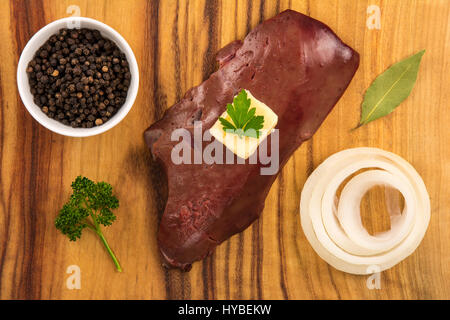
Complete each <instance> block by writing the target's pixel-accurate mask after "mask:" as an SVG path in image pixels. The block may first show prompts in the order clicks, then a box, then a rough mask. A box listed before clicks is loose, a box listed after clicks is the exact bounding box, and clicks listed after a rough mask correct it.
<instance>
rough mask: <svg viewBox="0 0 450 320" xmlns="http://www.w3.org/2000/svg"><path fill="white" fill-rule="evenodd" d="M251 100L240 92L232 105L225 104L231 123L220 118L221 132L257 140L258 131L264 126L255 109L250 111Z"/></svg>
mask: <svg viewBox="0 0 450 320" xmlns="http://www.w3.org/2000/svg"><path fill="white" fill-rule="evenodd" d="M250 103H251V100H250V99H248V98H247V92H246V91H245V90H242V91H241V92H239V94H238V95H237V96H236V97H234V99H233V104H231V103H229V104H227V113H228V115H229V116H230V118H231V120H232V122H233V123H231V122H230V121H228V120H227V119H225V118H222V117H220V118H219V121H220V123H221V124H222V126H223V130H224V131H225V132H227V133H234V134H237V135H238V136H239V137H240V138H242V136H247V137H253V138H259V135H260V134H261V132H260V129H262V128H263V126H264V116H256V115H255V113H256V108H251V109H250Z"/></svg>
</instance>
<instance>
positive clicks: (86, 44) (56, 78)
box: [26, 29, 131, 128]
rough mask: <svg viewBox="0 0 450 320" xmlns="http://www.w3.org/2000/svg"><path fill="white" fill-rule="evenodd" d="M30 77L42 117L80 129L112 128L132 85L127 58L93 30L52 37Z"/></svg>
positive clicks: (33, 63) (31, 64) (31, 65)
mask: <svg viewBox="0 0 450 320" xmlns="http://www.w3.org/2000/svg"><path fill="white" fill-rule="evenodd" d="M26 72H27V75H28V81H29V84H30V92H31V93H32V95H33V97H34V99H33V100H34V102H35V103H36V105H38V106H39V107H40V108H41V110H42V112H44V113H45V114H47V116H49V117H50V118H54V119H55V120H58V121H60V122H61V123H63V124H65V125H68V126H72V127H75V128H77V127H81V128H92V127H93V126H94V125H95V126H100V125H102V124H104V123H105V122H107V121H108V120H109V119H110V118H111V117H112V116H113V115H114V114H115V113H116V112H117V110H118V109H119V108H120V107H121V106H122V105H123V103H124V102H125V98H126V95H127V91H128V87H129V85H130V79H131V73H130V70H129V67H128V62H127V61H126V57H125V54H123V53H122V52H121V51H120V49H119V48H118V47H117V45H116V44H115V43H114V42H112V41H111V40H108V39H105V38H103V37H102V35H101V34H100V32H99V31H98V30H90V29H72V30H68V29H61V30H60V31H59V32H58V33H57V34H55V35H52V36H51V37H50V38H49V39H48V40H47V42H46V43H44V44H43V45H42V46H41V47H40V48H39V50H38V51H37V52H36V54H35V56H34V58H33V59H32V60H31V61H30V62H29V64H28V66H27V68H26Z"/></svg>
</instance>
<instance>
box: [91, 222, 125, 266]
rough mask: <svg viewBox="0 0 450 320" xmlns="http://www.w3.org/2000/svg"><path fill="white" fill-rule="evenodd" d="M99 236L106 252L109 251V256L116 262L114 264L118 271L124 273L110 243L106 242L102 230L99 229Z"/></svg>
mask: <svg viewBox="0 0 450 320" xmlns="http://www.w3.org/2000/svg"><path fill="white" fill-rule="evenodd" d="M97 234H98V236H99V237H100V239H102V242H103V244H104V245H105V248H106V250H108V253H109V255H110V256H111V258H112V259H113V261H114V264H115V265H116V268H117V271H119V272H122V267H121V266H120V264H119V260H117V258H116V256H115V255H114V252H112V250H111V248H110V247H109V244H108V241H106V238H105V237H104V236H103V233H102V231H101V230H100V228H98V229H97Z"/></svg>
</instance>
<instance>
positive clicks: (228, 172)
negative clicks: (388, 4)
mask: <svg viewBox="0 0 450 320" xmlns="http://www.w3.org/2000/svg"><path fill="white" fill-rule="evenodd" d="M217 59H218V61H219V63H220V68H219V70H217V72H215V73H213V74H212V75H211V76H210V78H209V79H208V80H206V81H205V82H203V83H202V84H201V85H199V86H198V87H194V88H192V89H190V90H189V91H188V92H187V93H186V95H185V96H184V98H183V99H182V100H181V101H180V102H178V103H177V104H175V105H174V106H172V107H171V108H169V109H168V110H167V111H166V113H165V114H164V117H163V118H162V119H161V120H159V121H158V122H156V123H155V124H153V125H152V126H151V127H150V128H149V129H148V130H147V131H146V132H145V139H146V142H147V144H148V146H149V147H150V149H151V152H152V155H153V157H154V158H155V159H158V160H159V161H160V162H161V163H162V165H163V168H164V171H165V173H166V176H167V181H168V200H167V204H166V208H165V210H164V213H163V215H162V218H161V223H160V226H159V233H158V243H159V247H160V250H161V253H162V256H163V258H164V261H165V264H167V265H169V266H174V267H178V268H182V269H184V270H189V268H190V266H191V263H192V262H194V261H196V260H200V259H203V258H204V257H206V256H207V255H208V254H209V253H210V252H211V251H212V250H213V249H214V248H215V247H216V246H217V245H218V244H220V243H221V242H223V241H224V240H226V239H228V238H229V237H230V236H232V235H233V234H235V233H238V232H241V231H243V230H244V229H246V228H247V227H248V226H249V225H250V224H251V223H252V222H253V221H254V220H255V219H257V218H258V217H259V215H260V214H261V211H262V210H263V208H264V200H265V198H266V195H267V193H268V191H269V189H270V186H271V185H272V183H273V182H274V180H275V179H276V177H277V175H271V176H265V175H261V174H260V168H261V166H262V165H261V164H260V163H258V164H248V163H247V164H230V165H227V164H213V165H207V164H181V165H175V164H173V163H172V161H171V151H172V148H173V146H174V145H175V144H177V143H178V142H172V141H171V139H170V136H171V133H172V131H173V130H174V129H176V128H185V129H187V130H189V131H191V132H192V131H193V122H194V120H200V121H201V122H202V125H203V131H205V130H208V129H209V128H210V127H211V126H212V125H213V124H214V123H215V122H216V120H217V118H218V117H219V116H220V115H221V114H222V113H223V112H224V111H225V108H226V104H227V103H230V102H231V101H232V100H233V97H234V96H235V95H236V94H237V93H238V92H239V91H240V90H241V89H247V90H249V91H250V92H251V93H252V94H253V95H254V96H255V97H256V98H257V99H258V100H260V101H262V102H264V103H265V104H267V105H268V106H270V107H271V108H272V110H273V111H274V112H275V113H276V114H277V115H278V124H277V129H279V151H280V168H282V166H283V165H284V164H285V163H286V161H287V160H288V159H289V157H290V155H291V154H292V153H293V152H294V151H295V150H296V149H297V148H298V147H299V146H300V145H301V143H302V142H303V141H305V140H307V139H309V138H310V137H311V136H312V135H313V134H314V132H315V131H316V130H317V129H318V127H319V126H320V124H321V123H322V121H323V120H324V119H325V117H326V116H327V114H328V113H329V112H330V111H331V109H332V108H333V106H334V105H335V104H336V103H337V101H338V100H339V98H340V97H341V95H342V94H343V93H344V91H345V89H346V88H347V86H348V84H349V83H350V81H351V79H352V77H353V75H354V74H355V72H356V69H357V68H358V65H359V55H358V53H357V52H355V51H354V50H352V49H351V48H350V47H348V46H347V45H345V44H344V43H343V42H342V41H341V40H340V39H339V38H338V37H337V36H336V35H335V34H334V33H333V31H331V30H330V28H328V27H327V26H326V25H324V24H323V23H321V22H319V21H317V20H314V19H312V18H310V17H308V16H305V15H303V14H300V13H298V12H295V11H291V10H288V11H284V12H282V13H280V14H279V15H277V16H276V17H274V18H272V19H269V20H267V21H265V22H263V23H262V24H260V25H259V26H257V27H256V28H255V29H254V30H253V31H252V32H250V33H249V34H248V35H247V37H246V38H245V40H244V41H242V42H241V41H235V42H233V43H231V44H229V45H228V46H226V47H224V48H223V49H221V50H220V51H219V53H218V56H217Z"/></svg>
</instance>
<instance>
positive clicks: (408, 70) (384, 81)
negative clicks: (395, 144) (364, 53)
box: [359, 50, 425, 126]
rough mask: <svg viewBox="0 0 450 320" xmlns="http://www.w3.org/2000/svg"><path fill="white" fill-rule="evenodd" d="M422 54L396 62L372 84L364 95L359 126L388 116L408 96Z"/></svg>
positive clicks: (422, 52)
mask: <svg viewBox="0 0 450 320" xmlns="http://www.w3.org/2000/svg"><path fill="white" fill-rule="evenodd" d="M424 53H425V50H422V51H420V52H418V53H416V54H414V55H412V56H410V57H408V58H406V59H404V60H402V61H400V62H397V63H396V64H394V65H392V66H391V67H390V68H389V69H387V70H386V71H385V72H383V73H382V74H380V75H379V76H378V77H377V78H376V79H375V81H373V82H372V84H371V85H370V87H369V88H368V89H367V91H366V93H365V94H364V101H363V103H362V107H361V120H360V123H359V126H362V125H364V124H367V123H369V122H371V121H373V120H376V119H378V118H381V117H383V116H385V115H388V114H389V113H391V112H392V111H393V110H394V109H395V108H396V107H397V106H398V105H399V104H400V103H401V102H402V101H403V100H405V99H406V98H407V97H408V96H409V94H410V93H411V90H412V88H413V87H414V83H415V82H416V79H417V73H418V71H419V65H420V61H421V59H422V56H423V54H424Z"/></svg>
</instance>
